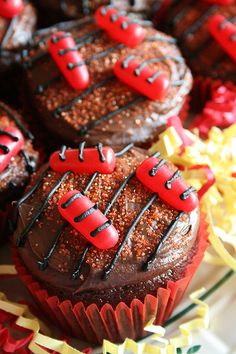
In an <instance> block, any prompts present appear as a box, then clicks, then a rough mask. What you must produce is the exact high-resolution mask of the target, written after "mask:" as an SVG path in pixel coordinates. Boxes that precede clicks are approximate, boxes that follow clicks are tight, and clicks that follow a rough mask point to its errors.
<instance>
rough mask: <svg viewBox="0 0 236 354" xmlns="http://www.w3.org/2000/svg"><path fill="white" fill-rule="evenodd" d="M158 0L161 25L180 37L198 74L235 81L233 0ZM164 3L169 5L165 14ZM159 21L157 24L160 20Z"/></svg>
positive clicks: (193, 69) (190, 64)
mask: <svg viewBox="0 0 236 354" xmlns="http://www.w3.org/2000/svg"><path fill="white" fill-rule="evenodd" d="M168 3H169V7H167V1H166V0H159V1H157V6H156V11H157V12H156V13H157V16H158V12H160V14H162V21H160V16H159V24H160V23H162V26H160V27H162V28H165V29H166V30H167V32H168V33H170V34H171V35H173V36H174V37H176V38H177V40H178V43H179V46H180V48H181V50H182V52H183V54H184V56H185V57H186V60H187V62H188V64H189V66H190V68H191V69H192V71H193V73H194V74H195V75H201V76H203V77H211V78H213V79H220V80H222V81H228V80H229V81H232V82H234V83H235V82H236V73H235V59H236V56H235V49H234V33H235V31H236V21H235V16H236V3H235V1H234V0H225V1H221V0H214V1H213V0H201V1H200V0H199V1H192V0H183V1H174V0H172V1H170V2H168ZM163 7H164V8H165V10H166V8H168V10H167V11H165V14H163ZM157 25H158V24H157Z"/></svg>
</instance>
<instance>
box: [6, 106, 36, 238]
mask: <svg viewBox="0 0 236 354" xmlns="http://www.w3.org/2000/svg"><path fill="white" fill-rule="evenodd" d="M32 138H33V137H32V135H31V133H30V132H29V131H28V130H27V128H26V127H25V125H24V124H23V122H22V118H21V116H20V115H19V114H17V113H16V112H15V111H14V110H12V109H11V108H10V107H8V106H7V105H5V104H4V103H2V102H0V235H1V237H0V241H2V240H3V239H5V238H6V237H5V236H7V234H8V233H9V231H10V230H9V226H10V225H9V222H10V218H11V217H10V216H11V213H12V210H13V208H12V205H11V203H12V201H14V200H16V199H17V198H19V197H20V195H21V194H22V192H23V190H24V187H25V186H26V184H27V183H28V181H29V177H30V175H31V174H32V173H33V172H34V171H35V169H36V166H37V164H38V157H39V156H38V153H37V152H36V151H35V150H34V149H33V146H32ZM11 226H12V225H11Z"/></svg>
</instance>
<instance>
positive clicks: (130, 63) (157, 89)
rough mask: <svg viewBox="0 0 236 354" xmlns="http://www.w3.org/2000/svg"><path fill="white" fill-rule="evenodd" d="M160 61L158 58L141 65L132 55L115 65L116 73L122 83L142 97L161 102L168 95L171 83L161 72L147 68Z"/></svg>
mask: <svg viewBox="0 0 236 354" xmlns="http://www.w3.org/2000/svg"><path fill="white" fill-rule="evenodd" d="M159 61H160V59H158V58H157V59H151V60H148V61H144V62H143V63H140V62H138V61H137V60H136V59H135V56H133V55H130V56H128V57H127V58H123V59H121V60H119V61H118V62H117V63H116V64H115V66H114V73H115V75H116V76H117V77H118V78H119V79H120V80H121V81H122V82H124V83H125V84H126V85H128V86H131V87H132V88H133V89H134V90H136V91H138V92H140V93H141V94H142V95H144V96H146V97H148V98H149V99H151V100H154V101H155V100H161V99H163V98H164V97H165V96H166V95H167V94H168V91H169V88H170V81H169V79H168V78H167V77H166V76H165V75H164V74H162V72H161V71H156V70H154V69H151V68H149V67H147V65H148V64H149V63H155V62H159Z"/></svg>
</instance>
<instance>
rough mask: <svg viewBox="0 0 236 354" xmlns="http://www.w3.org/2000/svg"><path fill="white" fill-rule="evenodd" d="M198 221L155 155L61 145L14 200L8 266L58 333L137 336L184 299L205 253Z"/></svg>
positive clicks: (182, 188) (188, 194)
mask: <svg viewBox="0 0 236 354" xmlns="http://www.w3.org/2000/svg"><path fill="white" fill-rule="evenodd" d="M157 181H158V183H157ZM176 207H177V208H176ZM199 223H200V216H199V209H198V199H197V195H196V193H195V191H194V189H193V188H192V187H188V186H187V185H186V184H185V182H184V181H183V180H182V178H181V177H180V173H179V172H178V171H177V170H176V168H174V167H173V166H172V165H170V164H169V163H168V162H166V161H165V160H164V159H161V157H160V156H159V154H156V155H153V156H151V157H150V156H148V153H147V151H146V150H143V149H141V148H136V147H135V148H134V147H132V144H130V145H128V146H127V147H125V148H123V149H122V150H120V149H116V152H115V153H114V151H113V149H111V148H109V147H103V146H102V144H98V145H97V146H96V147H95V148H86V146H84V144H80V146H79V149H67V148H66V147H65V146H62V148H61V150H60V151H57V152H55V153H53V154H52V155H51V157H50V163H49V165H46V166H44V167H43V168H42V170H41V171H40V172H39V173H37V174H35V175H34V176H33V179H32V182H31V184H30V185H29V187H28V189H27V191H26V194H25V196H24V197H23V198H22V200H21V201H19V203H18V224H17V230H16V232H15V235H14V244H15V245H16V246H17V247H16V248H14V253H15V257H14V259H15V264H16V267H17V270H18V273H19V275H20V277H21V279H22V280H23V282H24V283H25V285H26V286H27V287H28V289H29V290H30V292H31V293H32V295H33V297H34V299H35V300H36V301H37V303H38V304H39V306H40V307H41V309H42V310H43V311H45V312H46V314H47V315H48V317H49V318H51V319H52V320H54V322H56V323H57V324H58V325H60V326H61V327H62V328H63V329H64V330H65V331H67V332H68V331H70V332H72V334H73V335H75V336H76V337H79V338H83V339H85V340H87V341H90V342H102V340H103V339H105V338H107V339H109V340H112V341H113V342H120V341H122V340H123V339H124V338H126V337H129V338H135V339H137V338H140V337H142V336H143V335H144V331H143V328H144V326H145V324H146V323H147V321H148V320H150V319H151V318H152V317H156V323H163V321H165V320H166V318H167V317H168V316H169V315H170V313H171V312H172V310H173V308H174V307H175V305H176V304H177V303H178V302H179V301H180V299H181V298H182V296H183V294H184V291H185V289H186V287H187V285H188V283H189V281H190V279H191V277H192V275H193V273H194V271H195V270H196V268H197V266H198V264H199V263H200V260H201V258H202V257H203V252H204V248H205V247H206V234H205V233H204V232H203V231H199Z"/></svg>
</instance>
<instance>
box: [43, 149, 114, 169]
mask: <svg viewBox="0 0 236 354" xmlns="http://www.w3.org/2000/svg"><path fill="white" fill-rule="evenodd" d="M101 152H102V158H101V156H100V154H99V152H98V149H96V148H88V149H84V150H83V158H82V159H80V157H79V150H78V149H77V150H75V149H73V150H66V151H65V154H64V156H63V157H61V154H60V151H56V152H54V153H53V154H52V155H51V156H50V160H49V163H50V167H51V168H52V169H53V170H54V171H58V172H66V171H68V170H70V171H73V172H75V173H88V174H92V173H94V172H99V173H103V174H110V173H112V172H113V171H114V169H115V164H116V157H115V153H114V151H113V150H112V149H111V148H109V147H103V148H102V150H101Z"/></svg>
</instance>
